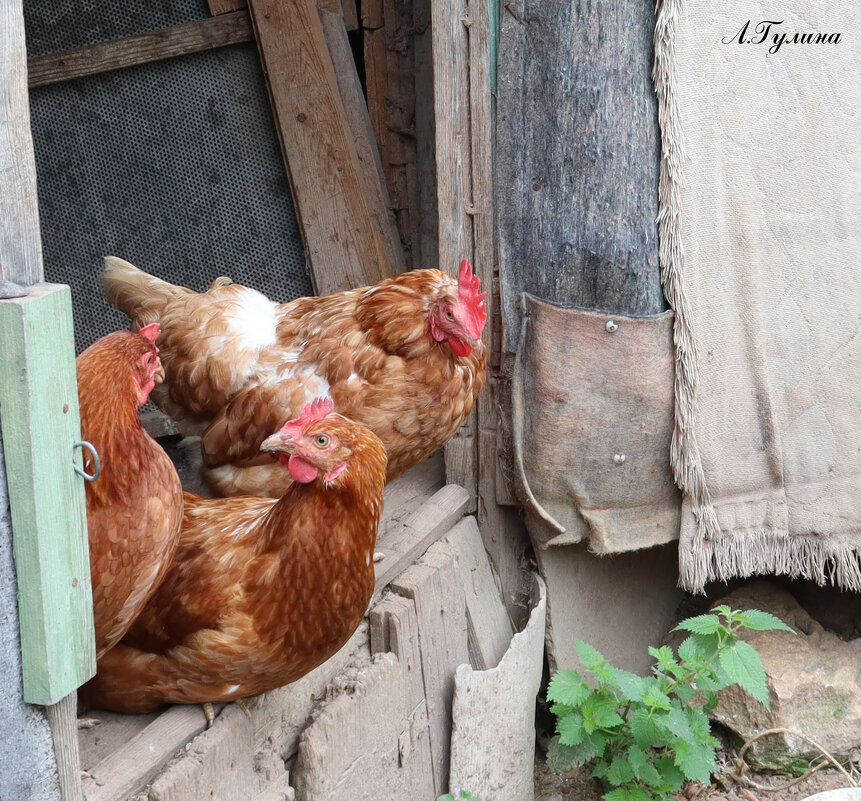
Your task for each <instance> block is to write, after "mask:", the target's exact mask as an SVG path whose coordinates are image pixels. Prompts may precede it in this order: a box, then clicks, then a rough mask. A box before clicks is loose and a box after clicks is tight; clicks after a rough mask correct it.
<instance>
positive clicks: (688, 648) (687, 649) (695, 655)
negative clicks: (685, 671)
mask: <svg viewBox="0 0 861 801" xmlns="http://www.w3.org/2000/svg"><path fill="white" fill-rule="evenodd" d="M705 658H706V654H705V651H704V650H703V649H702V647H701V646H700V644H699V642H698V641H697V640H696V638H694V637H687V638H686V639H685V641H684V642H683V643H682V644H681V645H680V646H679V659H681V660H683V661H685V662H701V661H703V660H704V659H705Z"/></svg>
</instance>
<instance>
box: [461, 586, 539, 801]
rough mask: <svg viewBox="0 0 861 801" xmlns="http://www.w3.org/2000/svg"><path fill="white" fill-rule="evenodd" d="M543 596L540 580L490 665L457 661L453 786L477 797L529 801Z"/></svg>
mask: <svg viewBox="0 0 861 801" xmlns="http://www.w3.org/2000/svg"><path fill="white" fill-rule="evenodd" d="M546 608H547V599H546V591H545V590H544V587H543V585H542V586H541V589H540V600H539V601H538V603H537V604H536V605H535V607H534V608H533V610H532V612H531V614H530V616H529V622H528V623H527V625H526V628H525V629H524V630H523V631H521V632H520V633H518V634H516V635H515V636H514V638H513V639H512V640H511V645H510V647H509V648H508V650H507V651H506V653H505V656H504V657H503V658H502V661H501V662H500V663H499V666H498V667H495V668H494V669H493V670H485V671H479V670H474V669H473V668H471V667H469V665H461V666H460V667H459V668H458V669H457V673H456V674H455V690H454V702H453V710H452V719H453V723H454V725H453V729H452V737H451V780H450V782H449V784H450V785H451V786H452V787H455V786H456V787H468V788H470V792H472V793H474V794H475V795H476V796H477V797H479V798H492V799H494V801H532V798H533V797H534V776H533V772H534V764H535V697H536V695H537V693H538V689H539V686H540V684H541V671H542V668H543V665H544V623H545V617H546Z"/></svg>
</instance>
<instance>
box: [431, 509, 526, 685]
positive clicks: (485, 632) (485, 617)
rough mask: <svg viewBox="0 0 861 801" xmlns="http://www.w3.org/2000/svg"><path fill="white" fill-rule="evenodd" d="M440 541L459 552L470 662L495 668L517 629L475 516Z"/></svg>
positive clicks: (478, 665) (479, 666) (459, 572)
mask: <svg viewBox="0 0 861 801" xmlns="http://www.w3.org/2000/svg"><path fill="white" fill-rule="evenodd" d="M441 542H443V543H444V544H446V545H448V546H449V547H450V548H451V549H452V550H453V551H454V552H455V553H456V554H457V572H458V575H459V576H460V584H461V587H463V595H464V600H465V602H466V618H467V635H468V637H467V645H468V647H469V663H470V664H471V665H472V666H473V667H474V668H476V669H477V670H488V669H490V668H495V667H496V666H497V665H498V664H499V660H500V659H502V656H503V654H504V653H505V652H506V650H507V649H508V646H509V643H510V642H511V637H512V635H513V634H514V630H513V628H512V625H511V618H510V617H509V616H508V612H507V611H506V609H505V604H504V603H503V601H502V595H501V593H500V588H499V587H497V583H496V580H495V578H494V575H493V568H492V567H491V564H490V561H489V558H488V554H487V551H486V550H485V547H484V543H483V542H482V539H481V533H480V532H479V530H478V523H477V522H476V520H475V518H474V517H465V518H464V519H463V520H461V521H460V522H459V523H458V524H457V525H456V526H454V528H452V530H451V531H449V532H448V534H446V535H445V537H444V538H443V539H442V540H441Z"/></svg>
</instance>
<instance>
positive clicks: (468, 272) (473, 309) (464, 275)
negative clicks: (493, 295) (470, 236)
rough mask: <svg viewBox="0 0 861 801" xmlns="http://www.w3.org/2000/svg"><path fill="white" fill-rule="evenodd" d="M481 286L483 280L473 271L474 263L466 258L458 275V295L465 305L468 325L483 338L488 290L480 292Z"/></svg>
mask: <svg viewBox="0 0 861 801" xmlns="http://www.w3.org/2000/svg"><path fill="white" fill-rule="evenodd" d="M480 288H481V281H479V280H478V276H477V275H475V274H474V273H473V272H472V265H471V264H470V263H469V262H468V261H467V260H466V259H464V260H463V261H462V262H461V263H460V272H459V273H458V276H457V296H458V298H459V299H460V302H461V304H462V305H463V310H464V313H465V314H464V316H465V317H466V320H465V323H466V327H467V328H468V329H469V333H470V334H471V335H472V336H474V337H475V338H476V339H481V332H482V331H483V330H484V324H485V323H486V322H487V305H486V304H485V302H484V299H485V297H487V292H482V293H481V294H479V293H478V290H479V289H480Z"/></svg>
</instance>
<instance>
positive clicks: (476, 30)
mask: <svg viewBox="0 0 861 801" xmlns="http://www.w3.org/2000/svg"><path fill="white" fill-rule="evenodd" d="M493 8H494V4H493V3H487V2H484V0H469V6H468V13H469V20H470V23H471V24H470V25H469V26H468V28H467V32H468V33H467V37H468V46H469V60H468V64H469V67H468V68H469V85H470V98H469V102H470V106H469V115H470V132H471V134H470V135H471V162H470V166H471V181H472V206H473V211H474V213H473V214H472V222H473V237H474V242H475V262H474V264H475V271H476V274H477V275H478V276H479V278H480V279H481V284H482V287H483V288H484V289H486V290H487V299H486V303H487V320H488V322H487V326H486V327H485V330H484V344H485V346H486V347H487V348H488V381H487V384H486V385H485V388H484V391H483V392H482V393H481V395H480V396H479V399H478V405H477V410H476V429H477V430H476V434H475V440H474V442H473V447H474V448H475V449H476V450H477V453H476V463H477V464H476V472H477V475H478V479H477V491H478V503H477V514H478V523H479V527H480V529H481V532H482V537H483V539H484V544H485V547H486V548H487V550H488V553H489V554H490V557H491V559H492V561H493V564H494V565H495V567H496V569H497V571H498V573H499V577H500V580H501V583H502V586H503V587H504V588H505V602H506V605H507V607H508V610H509V613H510V614H511V615H512V616H513V617H514V618H515V620H517V622H518V623H523V622H524V621H523V620H522V619H521V618H522V616H523V612H524V610H523V607H522V606H519V605H518V602H519V600H520V597H521V595H522V594H523V590H524V587H523V576H522V569H521V564H522V562H523V554H524V552H525V551H526V549H527V545H528V537H527V534H526V529H525V527H524V525H523V521H522V520H521V519H520V517H519V515H518V514H517V513H516V512H513V511H512V510H509V509H504V508H501V507H500V506H499V505H498V504H497V499H498V497H499V493H498V491H497V482H498V481H499V479H500V469H499V468H500V456H499V447H498V445H499V441H500V430H499V427H500V426H501V425H502V422H501V420H500V419H499V415H500V410H501V409H503V408H505V406H507V404H506V403H505V402H504V401H505V398H504V397H503V394H504V393H505V391H506V390H507V384H506V383H505V382H504V381H502V380H501V379H502V374H503V373H502V367H501V358H500V353H501V348H502V310H501V304H500V295H499V273H498V269H497V265H496V259H495V249H494V239H495V231H494V223H493V162H492V150H493V147H492V136H493V125H492V118H491V110H492V109H493V99H492V96H491V84H492V70H493V68H494V63H495V61H494V58H493V53H492V47H491V45H492V41H493V36H494V21H493V18H492V17H493Z"/></svg>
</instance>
